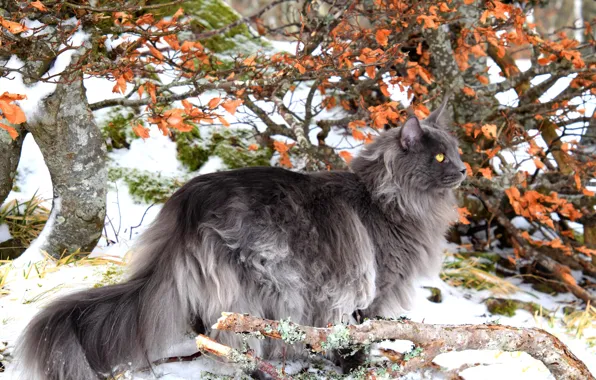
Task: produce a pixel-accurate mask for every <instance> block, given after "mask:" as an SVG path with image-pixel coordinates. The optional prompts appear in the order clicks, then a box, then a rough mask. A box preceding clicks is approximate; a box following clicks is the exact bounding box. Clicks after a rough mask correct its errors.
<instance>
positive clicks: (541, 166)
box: [532, 157, 544, 169]
mask: <svg viewBox="0 0 596 380" xmlns="http://www.w3.org/2000/svg"><path fill="white" fill-rule="evenodd" d="M532 161H534V165H536V167H537V168H538V169H544V162H542V161H540V159H539V158H538V157H534V158H533V159H532Z"/></svg>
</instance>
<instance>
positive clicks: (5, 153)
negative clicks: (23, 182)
mask: <svg viewBox="0 0 596 380" xmlns="http://www.w3.org/2000/svg"><path fill="white" fill-rule="evenodd" d="M2 123H4V124H8V122H7V121H6V120H2ZM12 126H14V127H15V128H17V130H19V135H18V136H17V138H16V139H14V140H13V139H12V138H11V137H10V136H9V135H8V132H6V131H5V130H3V129H1V130H0V163H2V164H0V205H1V204H2V203H3V202H4V200H5V199H6V197H7V196H8V194H9V193H10V190H11V189H12V185H13V182H14V179H15V177H16V173H17V165H18V164H19V157H20V156H21V148H22V147H23V140H24V139H25V133H23V130H22V128H20V127H19V126H17V125H12Z"/></svg>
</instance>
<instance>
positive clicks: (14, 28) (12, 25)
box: [0, 17, 29, 34]
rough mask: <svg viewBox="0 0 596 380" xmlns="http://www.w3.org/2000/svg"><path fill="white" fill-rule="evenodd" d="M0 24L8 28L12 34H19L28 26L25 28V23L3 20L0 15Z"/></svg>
mask: <svg viewBox="0 0 596 380" xmlns="http://www.w3.org/2000/svg"><path fill="white" fill-rule="evenodd" d="M0 25H2V26H3V27H5V28H6V29H8V31H9V32H11V33H12V34H19V33H22V32H24V31H27V30H29V28H27V27H26V26H25V25H22V24H19V23H18V22H12V21H8V20H5V19H3V18H2V17H0Z"/></svg>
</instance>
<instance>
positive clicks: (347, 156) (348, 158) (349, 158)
mask: <svg viewBox="0 0 596 380" xmlns="http://www.w3.org/2000/svg"><path fill="white" fill-rule="evenodd" d="M339 156H340V157H341V158H343V159H344V161H345V162H347V163H348V164H349V163H350V161H352V153H350V152H348V151H347V150H342V151H341V152H339Z"/></svg>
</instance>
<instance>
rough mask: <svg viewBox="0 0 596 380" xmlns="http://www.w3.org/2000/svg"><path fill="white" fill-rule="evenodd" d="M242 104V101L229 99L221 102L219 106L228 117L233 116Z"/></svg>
mask: <svg viewBox="0 0 596 380" xmlns="http://www.w3.org/2000/svg"><path fill="white" fill-rule="evenodd" d="M242 103H243V102H242V99H230V100H226V101H225V102H223V103H222V104H221V106H222V107H223V108H224V109H225V110H226V111H228V112H229V113H230V115H234V114H235V113H236V108H238V106H239V105H241V104H242Z"/></svg>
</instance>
